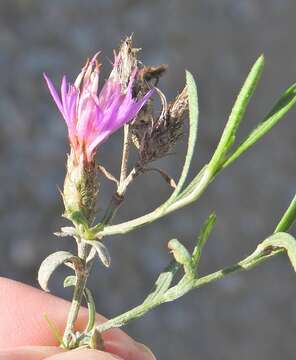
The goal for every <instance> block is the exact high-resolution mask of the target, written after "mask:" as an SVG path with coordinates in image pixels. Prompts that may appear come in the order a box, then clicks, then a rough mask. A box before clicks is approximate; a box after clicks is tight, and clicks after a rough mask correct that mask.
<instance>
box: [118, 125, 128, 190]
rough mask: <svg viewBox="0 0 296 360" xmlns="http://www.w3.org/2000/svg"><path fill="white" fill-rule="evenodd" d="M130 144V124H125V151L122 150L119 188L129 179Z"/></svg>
mask: <svg viewBox="0 0 296 360" xmlns="http://www.w3.org/2000/svg"><path fill="white" fill-rule="evenodd" d="M129 142H130V132H129V124H125V125H124V128H123V149H122V159H121V169H120V178H119V186H120V185H121V184H122V183H123V182H124V180H125V178H126V177H127V168H128V158H129Z"/></svg>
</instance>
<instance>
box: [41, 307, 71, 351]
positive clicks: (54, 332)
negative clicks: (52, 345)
mask: <svg viewBox="0 0 296 360" xmlns="http://www.w3.org/2000/svg"><path fill="white" fill-rule="evenodd" d="M43 316H44V319H45V321H46V322H47V325H48V327H49V328H50V330H51V332H52V335H53V336H54V337H55V338H56V340H57V342H58V343H59V344H60V346H62V347H63V348H64V349H65V348H66V346H65V344H64V342H63V336H62V334H61V333H60V331H59V329H58V327H57V326H56V325H55V324H54V323H53V322H52V321H51V320H49V317H48V316H47V314H44V315H43Z"/></svg>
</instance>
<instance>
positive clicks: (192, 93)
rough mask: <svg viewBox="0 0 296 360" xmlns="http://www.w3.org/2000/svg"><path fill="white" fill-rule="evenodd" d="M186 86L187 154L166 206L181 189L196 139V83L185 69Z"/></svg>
mask: <svg viewBox="0 0 296 360" xmlns="http://www.w3.org/2000/svg"><path fill="white" fill-rule="evenodd" d="M186 86H187V91H188V104H189V138H188V147H187V154H186V158H185V163H184V166H183V170H182V173H181V176H180V179H179V181H178V185H177V186H176V188H175V190H174V192H173V193H172V195H171V196H170V198H169V199H168V200H167V201H166V202H165V204H164V206H168V205H170V204H172V203H173V202H174V201H175V199H176V198H177V197H178V195H179V193H180V191H181V190H182V188H183V186H184V184H185V181H186V179H187V176H188V173H189V169H190V165H191V162H192V157H193V154H194V149H195V145H196V140H197V132H198V115H199V110H198V96H197V88H196V83H195V81H194V78H193V76H192V74H191V73H190V72H189V71H186Z"/></svg>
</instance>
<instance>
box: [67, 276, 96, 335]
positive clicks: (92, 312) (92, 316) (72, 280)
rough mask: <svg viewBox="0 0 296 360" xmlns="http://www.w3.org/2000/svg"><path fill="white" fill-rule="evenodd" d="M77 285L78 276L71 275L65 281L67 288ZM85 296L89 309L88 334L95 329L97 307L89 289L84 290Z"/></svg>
mask: <svg viewBox="0 0 296 360" xmlns="http://www.w3.org/2000/svg"><path fill="white" fill-rule="evenodd" d="M75 284H76V276H74V275H69V276H67V277H66V278H65V280H64V287H65V288H66V287H70V286H75ZM83 295H84V298H85V301H86V303H87V308H88V322H87V326H86V330H85V331H86V332H87V333H88V332H90V331H91V330H92V329H93V327H94V325H95V320H96V305H95V302H94V298H93V296H92V293H91V291H90V290H89V289H88V288H85V289H84V291H83Z"/></svg>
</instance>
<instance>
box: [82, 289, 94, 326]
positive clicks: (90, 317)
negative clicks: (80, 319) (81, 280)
mask: <svg viewBox="0 0 296 360" xmlns="http://www.w3.org/2000/svg"><path fill="white" fill-rule="evenodd" d="M84 297H85V300H86V302H87V308H88V322H87V325H86V329H85V331H86V333H89V332H90V331H92V329H93V327H94V326H95V323H96V305H95V301H94V298H93V296H92V293H91V291H90V290H89V289H88V288H85V289H84Z"/></svg>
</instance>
